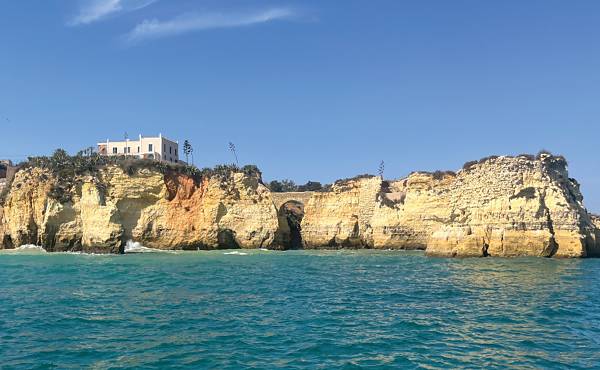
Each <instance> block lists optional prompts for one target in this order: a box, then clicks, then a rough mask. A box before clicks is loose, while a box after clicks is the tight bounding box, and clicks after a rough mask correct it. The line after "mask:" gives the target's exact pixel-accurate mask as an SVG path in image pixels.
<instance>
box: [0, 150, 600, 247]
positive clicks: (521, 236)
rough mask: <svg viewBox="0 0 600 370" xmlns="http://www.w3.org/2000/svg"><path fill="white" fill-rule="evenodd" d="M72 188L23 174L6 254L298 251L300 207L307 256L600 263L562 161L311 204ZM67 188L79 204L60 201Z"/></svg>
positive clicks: (376, 183) (236, 195) (151, 180)
mask: <svg viewBox="0 0 600 370" xmlns="http://www.w3.org/2000/svg"><path fill="white" fill-rule="evenodd" d="M65 183H68V182H65V181H62V182H61V179H59V178H56V177H55V176H54V175H52V173H50V172H49V171H48V170H44V169H41V168H28V169H24V170H21V171H20V172H18V173H17V176H16V178H15V180H14V182H13V184H12V186H11V189H10V193H9V195H8V198H7V200H6V202H5V204H4V206H3V208H2V207H0V246H2V247H3V248H14V247H17V246H20V245H24V244H36V245H41V246H43V247H44V248H46V249H47V250H48V251H86V252H96V253H118V252H120V251H122V250H123V248H124V246H125V245H126V244H127V242H128V241H133V242H139V243H141V244H142V245H144V246H146V247H150V248H157V249H215V248H275V249H286V248H291V247H292V246H291V245H286V240H288V239H290V231H291V230H290V229H289V227H287V226H289V225H287V221H286V217H285V215H286V213H284V212H283V211H284V210H282V207H283V206H284V205H285V204H287V202H289V201H295V202H299V203H298V210H300V211H302V212H303V213H304V214H303V215H300V216H298V218H297V219H298V220H301V221H299V227H298V228H297V229H295V230H297V232H298V233H299V234H300V235H299V236H298V238H300V240H298V238H296V237H294V238H295V239H294V240H295V241H296V242H299V243H301V244H300V245H302V246H303V247H304V248H378V249H424V250H425V251H426V253H427V254H428V255H430V256H444V257H481V256H505V257H514V256H543V257H589V256H598V255H600V248H599V243H598V240H600V234H599V232H598V228H597V225H598V224H599V223H600V218H598V217H596V216H592V215H589V214H588V213H587V211H586V209H585V208H584V206H583V197H582V196H581V193H580V191H579V185H578V184H577V182H576V181H575V180H573V179H570V178H569V177H568V173H567V170H566V163H565V162H564V161H561V160H560V159H559V158H556V157H552V156H542V157H541V158H539V159H531V158H528V157H497V158H491V159H487V160H485V161H480V162H479V163H478V164H474V165H471V166H470V167H469V168H468V169H466V170H461V171H459V172H458V173H457V174H454V173H435V174H430V173H413V174H411V175H409V176H408V177H407V178H405V179H401V180H395V181H382V180H381V179H380V178H379V177H362V178H356V179H352V180H346V181H340V182H338V183H336V184H335V185H334V186H333V188H332V190H331V191H328V192H311V193H277V194H273V195H272V194H271V193H270V191H269V190H268V189H267V188H266V187H265V186H264V185H263V184H262V183H261V181H260V178H259V177H258V176H253V175H247V174H244V173H231V174H230V175H229V176H226V177H216V176H215V177H210V178H204V179H203V180H202V181H200V182H197V181H195V180H194V179H193V178H191V177H189V176H186V175H183V174H179V173H167V174H163V173H161V172H159V171H156V170H150V169H140V170H137V171H135V172H134V173H133V174H129V173H125V172H124V171H123V170H121V169H120V168H119V167H117V166H112V167H111V166H109V167H106V168H104V169H102V170H100V171H99V172H98V173H96V174H95V175H94V176H86V177H81V178H77V181H74V182H72V184H71V185H69V186H70V188H68V189H64V184H65ZM57 184H62V185H63V188H62V191H63V192H66V195H68V196H66V197H62V196H60V194H58V195H57V192H56V188H57V187H56V185H57ZM59 188H60V187H59ZM283 208H285V207H283ZM278 210H279V212H278ZM300 211H299V212H300ZM286 227H287V228H286ZM276 236H278V237H277V238H276ZM288 242H289V240H288ZM288 244H289V243H288Z"/></svg>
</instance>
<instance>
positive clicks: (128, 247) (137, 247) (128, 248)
mask: <svg viewBox="0 0 600 370" xmlns="http://www.w3.org/2000/svg"><path fill="white" fill-rule="evenodd" d="M124 252H125V253H157V252H159V253H164V252H169V251H164V250H162V249H155V248H148V247H144V246H143V245H142V244H141V243H138V242H134V241H133V240H129V241H127V244H125V250H124Z"/></svg>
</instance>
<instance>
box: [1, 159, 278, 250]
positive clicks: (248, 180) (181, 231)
mask: <svg viewBox="0 0 600 370" xmlns="http://www.w3.org/2000/svg"><path fill="white" fill-rule="evenodd" d="M130 172H132V173H127V172H126V171H124V170H123V169H121V168H120V167H119V166H114V165H113V166H106V167H103V168H102V169H100V170H99V171H96V172H94V173H93V174H91V175H90V174H88V175H85V176H79V177H77V178H76V179H75V180H74V181H71V182H67V186H66V187H65V186H64V183H65V181H63V179H61V178H60V176H59V175H57V174H55V173H53V172H52V171H50V170H48V169H43V168H38V167H30V168H26V169H23V170H21V171H20V172H18V173H17V175H16V177H15V179H14V181H13V183H12V186H11V189H10V192H9V193H8V196H7V199H6V201H5V204H4V207H3V208H0V241H2V246H3V247H4V248H12V247H15V246H19V245H23V244H37V245H42V246H43V247H44V248H46V249H47V250H48V251H87V252H98V253H116V252H119V251H122V250H123V247H124V245H125V243H126V242H127V241H129V240H131V241H136V242H140V243H142V244H143V245H145V246H147V247H151V248H159V249H210V248H238V247H240V248H260V247H265V246H268V245H270V244H271V242H272V240H273V237H274V234H275V231H276V229H277V214H276V211H275V208H274V207H273V202H272V200H271V197H270V192H269V191H268V189H267V188H266V187H265V186H264V185H263V184H262V183H261V182H260V176H259V175H251V174H246V173H242V172H233V173H229V174H227V175H226V176H204V177H202V179H201V180H199V179H197V178H193V177H191V176H188V175H184V174H181V173H178V172H176V171H167V172H164V173H163V172H161V171H158V170H156V169H152V168H150V169H149V168H141V169H137V170H135V171H130ZM61 186H62V187H61Z"/></svg>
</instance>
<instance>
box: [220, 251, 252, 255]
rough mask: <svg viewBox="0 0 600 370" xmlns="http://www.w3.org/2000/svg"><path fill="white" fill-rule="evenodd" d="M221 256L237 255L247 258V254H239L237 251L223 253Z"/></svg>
mask: <svg viewBox="0 0 600 370" xmlns="http://www.w3.org/2000/svg"><path fill="white" fill-rule="evenodd" d="M223 254H235V255H238V256H247V255H248V253H244V252H239V251H233V252H225V253H223Z"/></svg>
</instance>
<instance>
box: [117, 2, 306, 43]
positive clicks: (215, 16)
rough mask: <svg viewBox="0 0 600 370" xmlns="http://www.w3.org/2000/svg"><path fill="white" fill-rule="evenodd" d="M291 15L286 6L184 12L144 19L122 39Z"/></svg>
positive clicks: (258, 21) (251, 22)
mask: <svg viewBox="0 0 600 370" xmlns="http://www.w3.org/2000/svg"><path fill="white" fill-rule="evenodd" d="M292 16H294V12H293V11H292V10H290V9H286V8H274V9H267V10H263V11H260V12H254V13H235V14H234V13H230V14H225V13H206V14H184V15H181V16H179V17H176V18H174V19H171V20H167V21H158V20H156V19H152V20H145V21H143V22H142V23H140V24H138V25H137V26H136V27H135V28H134V29H133V30H132V31H131V32H129V33H128V34H126V35H125V36H124V41H125V42H126V43H130V44H131V43H136V42H139V41H143V40H148V39H157V38H161V37H167V36H174V35H179V34H182V33H186V32H192V31H200V30H206V29H211V28H231V27H243V26H250V25H253V24H258V23H265V22H269V21H273V20H277V19H284V18H290V17H292Z"/></svg>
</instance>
